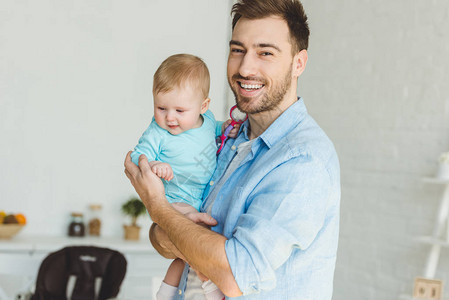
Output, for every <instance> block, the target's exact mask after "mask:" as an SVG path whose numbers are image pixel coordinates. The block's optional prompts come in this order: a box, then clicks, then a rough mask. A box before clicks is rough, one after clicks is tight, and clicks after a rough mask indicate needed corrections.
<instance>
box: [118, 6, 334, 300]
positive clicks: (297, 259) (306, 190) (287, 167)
mask: <svg viewBox="0 0 449 300" xmlns="http://www.w3.org/2000/svg"><path fill="white" fill-rule="evenodd" d="M233 14H234V19H233V32H232V39H231V41H230V43H229V46H230V52H229V58H228V69H227V72H228V82H229V85H230V87H231V89H232V91H233V92H234V94H235V98H236V103H237V105H238V107H239V108H240V109H241V110H242V111H244V112H246V113H248V120H247V121H246V122H245V123H244V124H243V125H242V126H241V128H240V132H239V135H238V136H237V138H236V139H231V140H229V141H227V143H226V144H225V146H224V148H223V150H222V152H221V153H220V155H219V156H218V161H217V169H216V170H215V173H214V175H213V177H212V180H211V182H210V184H209V186H208V188H206V191H205V195H204V198H205V199H204V202H203V205H202V208H201V210H202V211H203V212H205V213H208V214H210V215H211V216H212V217H213V218H214V219H212V218H210V217H208V215H207V214H194V215H191V216H190V218H186V217H185V216H182V215H181V214H179V213H177V212H176V211H175V210H174V209H173V208H171V206H170V205H169V204H168V202H167V200H166V199H165V196H164V190H163V185H162V183H161V181H160V179H159V178H158V177H156V176H155V175H154V174H153V173H152V172H151V171H150V170H149V167H148V162H147V160H146V158H145V157H144V156H142V157H140V160H139V167H137V166H135V165H134V164H132V163H131V162H130V159H129V155H128V156H127V159H126V161H125V167H126V169H125V172H126V174H127V176H128V178H129V179H130V180H131V183H132V184H133V186H134V187H135V189H136V191H137V192H138V193H139V195H140V196H141V198H142V201H143V202H144V203H145V205H146V207H147V209H148V211H149V213H150V215H151V217H152V219H153V221H154V222H155V224H157V225H153V227H152V229H151V232H150V238H151V241H152V243H153V245H154V247H155V248H156V249H157V250H158V251H159V253H160V254H162V255H163V256H165V257H167V258H174V257H180V258H182V259H184V260H185V261H186V262H188V264H189V265H190V266H191V267H192V268H193V269H195V270H196V271H197V272H198V274H199V276H200V277H201V278H202V279H203V280H204V279H205V278H209V279H210V280H211V281H213V282H214V283H215V284H216V285H217V286H218V287H219V288H220V290H221V291H222V292H223V293H224V294H225V295H226V296H227V297H237V296H241V299H264V300H269V299H276V300H278V299H301V300H306V299H307V300H312V299H313V300H329V299H331V297H332V286H333V275H334V268H335V259H336V252H337V242H338V228H339V205H340V174H339V164H338V158H337V155H336V152H335V149H334V147H333V145H332V143H331V141H330V140H329V139H328V138H327V136H326V135H325V133H324V132H323V131H322V130H321V129H320V127H319V126H318V125H317V124H316V123H315V121H314V120H313V119H312V117H311V116H310V115H308V113H307V110H306V108H305V105H304V101H303V99H302V98H300V97H298V96H297V82H298V77H299V76H300V75H301V74H302V72H303V71H304V69H305V67H306V63H307V47H308V38H309V28H308V25H307V17H306V15H305V13H304V10H303V7H302V5H301V3H300V2H299V1H297V0H240V1H239V2H238V3H237V4H235V5H234V6H233ZM200 222H202V223H206V225H211V226H213V227H212V230H209V229H208V228H206V227H204V226H200V225H198V224H197V223H200ZM189 270H191V269H189V266H187V267H186V269H185V272H184V275H183V279H182V280H181V284H180V286H179V288H178V291H177V292H176V294H177V295H176V297H177V298H176V299H204V294H203V292H202V290H201V289H198V286H200V285H201V281H199V280H198V278H197V275H196V272H193V271H190V272H189Z"/></svg>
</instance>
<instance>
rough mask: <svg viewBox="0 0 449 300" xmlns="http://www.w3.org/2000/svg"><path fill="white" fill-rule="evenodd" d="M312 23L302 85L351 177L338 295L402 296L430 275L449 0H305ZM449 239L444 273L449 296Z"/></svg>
mask: <svg viewBox="0 0 449 300" xmlns="http://www.w3.org/2000/svg"><path fill="white" fill-rule="evenodd" d="M303 3H304V6H305V9H306V11H307V13H308V15H309V19H310V25H311V43H310V48H309V63H308V66H307V70H306V72H305V73H304V75H303V76H302V78H300V91H301V92H300V94H301V95H302V96H304V98H305V102H306V104H307V106H308V108H309V112H310V113H311V114H312V115H313V116H314V117H315V118H316V119H317V121H318V123H319V124H320V125H321V126H322V127H323V128H324V129H325V131H326V132H327V133H328V135H329V136H330V137H331V139H332V140H333V141H334V143H335V146H336V148H337V152H338V154H339V158H340V163H341V175H342V177H341V178H342V202H341V231H340V245H339V252H338V260H337V269H336V274H335V292H334V300H379V299H381V300H396V299H398V296H399V294H400V293H407V294H409V295H411V293H412V289H413V280H414V278H415V276H420V275H423V274H422V273H423V269H424V264H425V259H426V255H427V251H428V250H429V246H425V245H421V244H419V243H417V242H414V241H413V239H414V237H416V236H419V235H430V234H431V233H432V227H433V224H434V221H435V216H436V213H437V209H438V202H439V197H440V196H441V192H442V190H441V188H439V187H436V186H429V185H426V184H423V183H422V182H421V180H420V179H421V177H423V176H431V175H434V174H435V173H436V170H437V158H438V156H439V154H440V153H441V152H443V151H448V150H449V85H448V80H449V58H448V53H449V2H448V1H445V0H434V1H422V0H421V1H407V0H398V1H380V2H379V1H367V0H364V1H360V0H346V1H333V0H324V1H313V0H303ZM448 257H449V249H447V248H446V249H443V250H442V259H441V264H440V267H439V269H438V272H437V274H436V277H437V278H440V279H443V280H445V286H446V287H445V290H446V292H445V294H446V296H447V295H448V288H447V283H448V282H449V259H448Z"/></svg>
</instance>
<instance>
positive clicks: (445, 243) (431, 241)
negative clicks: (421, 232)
mask: <svg viewBox="0 0 449 300" xmlns="http://www.w3.org/2000/svg"><path fill="white" fill-rule="evenodd" d="M416 240H417V241H418V242H420V243H424V244H429V245H439V246H442V247H449V242H448V241H447V240H443V239H438V238H435V237H433V236H420V237H417V238H416Z"/></svg>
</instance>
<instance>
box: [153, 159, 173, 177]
mask: <svg viewBox="0 0 449 300" xmlns="http://www.w3.org/2000/svg"><path fill="white" fill-rule="evenodd" d="M150 168H151V171H153V173H154V174H156V175H157V176H159V177H160V178H163V179H165V180H167V181H170V180H172V179H173V170H172V168H171V167H170V165H169V164H167V163H163V162H161V161H152V162H150Z"/></svg>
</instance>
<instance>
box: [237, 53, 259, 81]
mask: <svg viewBox="0 0 449 300" xmlns="http://www.w3.org/2000/svg"><path fill="white" fill-rule="evenodd" d="M239 73H240V75H241V76H243V77H251V76H256V75H257V62H256V60H255V57H254V54H252V53H246V54H245V56H243V58H242V61H241V62H240V68H239Z"/></svg>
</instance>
